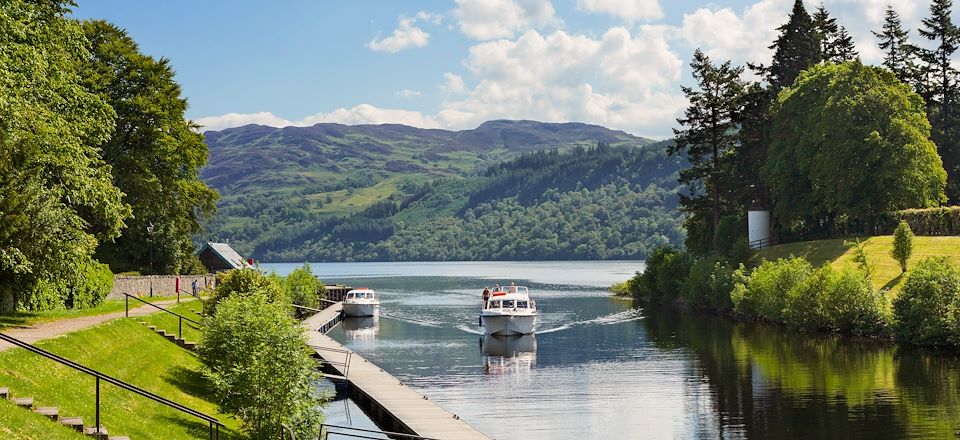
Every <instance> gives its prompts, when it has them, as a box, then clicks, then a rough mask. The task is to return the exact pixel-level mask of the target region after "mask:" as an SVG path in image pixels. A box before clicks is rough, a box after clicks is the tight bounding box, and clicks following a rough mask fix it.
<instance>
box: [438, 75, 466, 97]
mask: <svg viewBox="0 0 960 440" xmlns="http://www.w3.org/2000/svg"><path fill="white" fill-rule="evenodd" d="M440 89H441V90H443V91H445V92H447V93H463V92H466V91H467V84H466V83H465V82H464V81H463V77H461V76H460V75H457V74H455V73H452V72H447V73H444V74H443V84H441V85H440Z"/></svg>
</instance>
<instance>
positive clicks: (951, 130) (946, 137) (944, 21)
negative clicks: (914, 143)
mask: <svg viewBox="0 0 960 440" xmlns="http://www.w3.org/2000/svg"><path fill="white" fill-rule="evenodd" d="M952 8H953V1H952V0H933V3H932V4H931V5H930V17H929V18H925V19H924V20H923V25H922V27H921V28H920V35H921V36H922V37H924V38H926V39H928V40H930V41H932V42H933V43H934V44H935V45H936V47H934V48H933V49H919V50H918V53H919V56H920V58H921V59H922V60H923V62H924V66H923V69H922V71H921V75H922V77H921V79H920V81H922V84H923V86H924V88H925V89H926V90H924V92H925V96H924V95H922V96H923V97H924V98H925V99H926V100H927V116H928V117H929V119H930V125H932V127H933V130H932V133H931V136H930V137H931V138H932V139H933V141H934V143H935V144H937V148H938V150H939V152H940V156H941V157H942V158H943V167H944V168H945V169H946V170H947V174H948V180H947V196H948V197H949V198H950V201H951V202H953V203H956V202H958V201H960V182H958V180H960V148H958V139H957V134H958V133H957V125H958V124H960V117H958V116H960V114H958V111H957V108H956V107H957V105H958V102H957V70H956V69H954V68H953V66H952V65H951V64H950V60H951V58H952V57H953V54H954V52H956V51H957V49H958V47H960V30H958V29H957V26H956V25H955V24H954V23H953V20H952V19H951V18H950V12H951V9H952ZM924 80H926V81H924Z"/></svg>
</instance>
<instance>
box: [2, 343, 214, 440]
mask: <svg viewBox="0 0 960 440" xmlns="http://www.w3.org/2000/svg"><path fill="white" fill-rule="evenodd" d="M0 339H2V340H4V341H6V342H9V343H11V344H13V345H16V346H18V347H21V348H23V349H26V350H27V351H30V352H33V353H36V354H39V355H40V356H43V357H46V358H48V359H51V360H53V361H56V362H58V363H61V364H63V365H66V366H68V367H70V368H73V369H74V370H77V371H80V372H81V373H85V374H87V375H90V376H93V377H95V378H96V379H97V391H96V402H97V406H96V408H97V409H96V425H95V426H96V428H97V434H99V433H100V381H101V380H103V381H105V382H107V383H110V384H113V385H116V386H117V387H120V388H122V389H124V390H127V391H130V392H132V393H134V394H137V395H139V396H141V397H146V398H147V399H150V400H152V401H154V402H157V403H162V404H164V405H166V406H169V407H171V408H174V409H176V410H179V411H180V412H184V413H187V414H190V415H192V416H194V417H197V418H199V419H201V420H203V421H205V422H207V423H209V424H210V438H211V439H219V438H220V427H221V426H224V424H223V423H220V421H219V420H217V419H216V418H214V417H212V416H208V415H206V414H204V413H202V412H200V411H197V410H195V409H193V408H190V407H188V406H184V405H181V404H179V403H177V402H174V401H172V400H170V399H167V398H165V397H161V396H158V395H156V394H153V393H151V392H149V391H147V390H144V389H142V388H140V387H137V386H135V385H131V384H129V383H126V382H124V381H122V380H120V379H116V378H113V377H111V376H107V375H106V374H103V373H101V372H99V371H97V370H94V369H92V368H90V367H86V366H83V365H80V364H78V363H76V362H74V361H71V360H69V359H66V358H63V357H60V356H58V355H56V354H53V353H51V352H49V351H46V350H44V349H42V348H40V347H36V346H33V345H31V344H28V343H26V342H23V341H21V340H19V339H16V338H13V337H11V336H8V335H6V334H4V333H0Z"/></svg>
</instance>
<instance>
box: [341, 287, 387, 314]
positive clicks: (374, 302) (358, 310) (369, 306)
mask: <svg viewBox="0 0 960 440" xmlns="http://www.w3.org/2000/svg"><path fill="white" fill-rule="evenodd" d="M343 314H344V315H345V316H377V315H379V314H380V299H379V298H377V293H376V292H374V291H373V289H368V288H366V287H361V288H359V289H353V290H351V291H349V292H347V296H346V298H344V299H343Z"/></svg>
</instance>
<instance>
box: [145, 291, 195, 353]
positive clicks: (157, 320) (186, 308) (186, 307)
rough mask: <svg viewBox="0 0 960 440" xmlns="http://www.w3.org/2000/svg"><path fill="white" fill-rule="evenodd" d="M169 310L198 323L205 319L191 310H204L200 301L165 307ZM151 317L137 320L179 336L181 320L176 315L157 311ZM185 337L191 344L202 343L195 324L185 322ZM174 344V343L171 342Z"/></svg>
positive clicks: (147, 316)
mask: <svg viewBox="0 0 960 440" xmlns="http://www.w3.org/2000/svg"><path fill="white" fill-rule="evenodd" d="M164 308H165V309H167V310H170V311H171V312H174V313H179V314H180V315H183V316H184V317H186V318H190V319H192V320H194V321H197V322H202V321H203V317H202V316H200V315H198V314H197V313H194V312H193V311H191V310H190V309H191V308H193V309H197V310H198V311H199V310H202V309H203V304H202V303H201V302H200V301H187V302H181V303H180V304H173V305H170V306H165V307H164ZM157 312H158V313H154V314H151V315H146V316H140V317H137V318H136V319H137V320H139V321H143V322H146V323H147V324H148V325H155V326H157V328H160V329H163V330H166V331H167V333H173V334H177V331H178V325H179V321H180V319H179V318H178V317H176V316H174V315H171V314H169V313H166V312H161V311H159V310H158V311H157ZM183 337H184V338H185V339H186V340H187V341H190V342H199V341H200V328H199V326H198V325H196V324H193V323H191V322H189V321H186V320H185V321H183ZM171 344H172V342H171Z"/></svg>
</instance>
